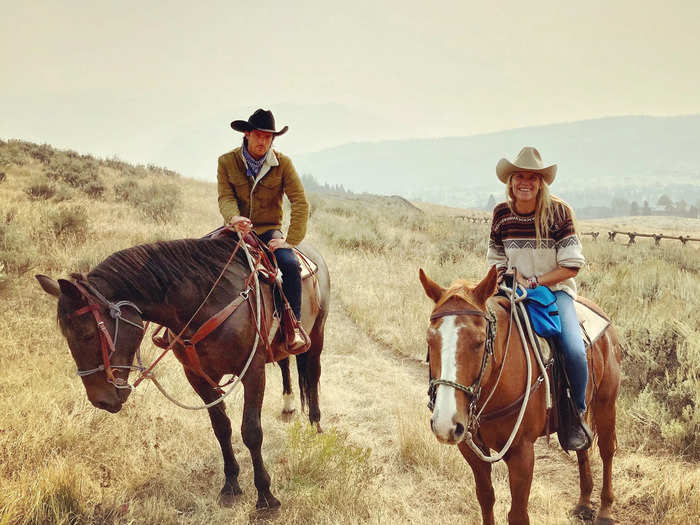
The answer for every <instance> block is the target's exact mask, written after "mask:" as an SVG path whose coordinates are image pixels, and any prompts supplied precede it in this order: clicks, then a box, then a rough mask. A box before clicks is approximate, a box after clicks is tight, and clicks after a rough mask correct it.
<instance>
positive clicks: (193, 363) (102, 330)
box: [68, 238, 276, 408]
mask: <svg viewBox="0 0 700 525" xmlns="http://www.w3.org/2000/svg"><path fill="white" fill-rule="evenodd" d="M243 243H244V239H243V238H241V239H240V240H239V241H238V243H237V244H236V247H235V249H234V250H233V252H232V254H231V256H230V258H229V260H228V262H227V263H226V265H225V266H224V268H223V269H222V271H221V274H220V275H219V278H218V279H217V280H216V281H215V282H214V284H213V286H212V289H211V290H210V291H209V294H207V296H206V297H205V298H204V300H203V301H202V303H201V304H200V305H199V307H198V308H197V310H195V312H194V314H193V315H192V317H191V318H190V320H189V321H188V322H187V323H186V324H185V326H184V327H183V329H182V330H181V331H180V333H179V334H175V333H174V332H171V334H172V337H171V341H170V344H169V345H167V348H165V350H164V351H163V353H161V355H160V356H159V357H158V358H157V359H156V360H155V361H154V362H153V363H152V364H151V366H149V367H148V368H146V367H144V366H143V364H142V362H141V345H140V344H139V346H138V347H137V349H136V356H137V361H138V366H134V365H113V364H111V358H112V357H113V355H114V354H115V352H116V345H117V338H118V335H119V321H124V322H125V323H128V324H130V325H132V326H135V327H136V328H139V329H140V330H142V331H144V332H145V330H146V328H147V327H148V323H146V326H145V327H144V326H143V324H142V323H141V324H139V323H135V322H133V321H130V320H129V319H126V318H124V317H123V316H122V313H121V308H122V307H123V306H129V307H131V308H133V309H134V310H136V312H138V314H139V316H141V315H142V312H141V310H140V309H139V308H138V306H136V305H135V304H134V303H132V302H131V301H118V302H111V301H109V300H108V299H106V298H105V297H104V296H103V295H102V294H101V293H100V292H99V291H98V290H97V289H96V288H95V287H94V286H93V285H92V284H90V283H89V282H88V281H87V279H76V278H73V279H71V281H72V283H73V284H74V285H75V287H76V288H77V289H78V291H79V292H80V294H81V295H82V297H83V298H84V299H85V300H86V301H87V303H88V304H87V305H86V306H83V307H81V308H78V309H77V310H75V311H74V312H72V313H70V314H69V315H68V317H69V318H71V317H78V316H82V315H85V314H87V313H92V315H93V317H94V319H95V322H96V323H97V328H98V334H99V337H100V347H101V348H100V350H101V355H102V364H101V365H99V366H98V367H96V368H92V369H89V370H80V369H78V370H77V374H78V376H80V377H86V376H88V375H91V374H94V373H97V372H101V371H104V372H105V376H106V378H107V382H108V383H110V384H112V385H114V387H116V388H118V389H128V390H133V389H134V388H135V387H137V386H138V385H139V383H141V381H143V380H144V379H151V380H152V381H154V382H155V378H154V377H153V376H152V375H151V374H150V372H151V371H152V370H153V368H154V367H155V366H156V364H157V363H158V362H159V361H160V360H161V358H162V357H163V356H164V355H165V354H166V353H167V352H168V351H170V350H171V349H172V347H173V346H174V344H175V343H176V342H177V343H180V344H182V345H183V346H184V348H185V353H184V359H185V361H186V363H183V364H185V365H186V366H187V367H188V368H190V369H191V370H192V371H193V372H195V373H196V374H197V375H199V376H201V377H202V378H204V379H205V380H206V381H207V382H208V383H209V384H210V385H211V386H212V387H214V388H215V389H216V390H218V391H219V392H221V388H222V387H224V386H227V385H229V384H230V383H232V382H233V381H235V380H236V379H234V378H231V380H229V382H228V383H225V384H223V385H219V384H218V383H216V382H215V381H213V380H212V379H211V378H210V377H209V375H208V374H206V372H204V370H203V369H202V366H201V364H200V361H199V356H198V355H197V352H196V348H195V344H196V343H198V342H200V341H201V340H203V339H204V338H205V337H207V336H208V335H209V334H211V333H212V332H213V331H214V330H215V329H216V328H218V327H219V326H220V325H221V324H223V322H224V321H226V319H228V318H229V317H230V316H231V315H232V314H233V312H234V311H236V310H237V309H238V307H239V306H240V305H241V304H242V303H243V302H248V304H249V306H250V308H251V312H252V313H253V316H254V317H255V310H256V308H255V307H254V305H253V303H252V302H251V296H252V295H254V294H255V292H256V288H257V286H256V285H254V284H256V283H254V280H255V274H256V269H255V268H256V265H257V264H258V263H260V262H261V260H262V261H263V262H264V266H265V269H266V270H268V271H270V269H271V268H274V269H275V270H276V264H274V263H272V262H271V261H270V260H269V259H268V258H267V255H266V254H265V253H264V251H263V250H260V252H258V253H257V257H256V258H254V259H253V258H250V255H249V252H248V249H247V245H245V247H244V251H245V252H246V255H247V256H248V257H249V261H248V262H249V265H250V266H251V274H250V275H249V276H248V278H247V279H246V282H245V286H246V287H245V288H244V290H243V291H242V292H240V293H239V295H238V296H237V297H236V298H235V299H234V300H233V301H231V302H230V303H229V304H228V305H226V306H225V307H224V308H223V309H221V310H220V311H219V312H217V313H216V314H214V315H213V316H212V317H210V318H209V319H208V320H207V321H205V322H204V323H203V324H202V325H201V326H200V327H199V328H198V329H197V330H196V331H195V332H194V334H193V335H192V336H190V337H188V338H185V337H183V334H184V332H185V330H186V329H187V327H188V326H189V325H190V323H191V322H192V320H193V319H194V317H195V316H196V315H197V313H198V312H199V310H200V309H201V308H202V306H204V304H205V303H206V301H207V299H208V298H209V296H210V295H211V293H212V291H213V290H214V288H215V287H216V286H217V284H218V283H219V281H220V279H221V277H222V276H223V275H224V272H225V271H226V268H228V266H229V265H230V264H231V262H232V261H233V258H234V257H235V254H236V252H237V251H238V249H239V248H240V247H241V245H243ZM102 307H107V308H108V309H109V313H110V316H111V317H112V318H113V319H115V329H114V339H112V336H111V334H110V333H109V330H107V327H106V326H105V323H104V321H103V319H102V315H101V314H100V310H101V308H102ZM261 314H262V313H261ZM260 317H263V316H262V315H261V316H260ZM256 321H263V319H256ZM255 327H256V330H257V332H258V336H259V338H260V339H263V341H264V343H265V345H266V347H267V350H268V352H269V353H271V348H270V346H269V343H268V340H267V337H264V336H263V333H264V332H265V327H264V326H263V327H261V326H260V322H256V323H255ZM261 331H262V332H263V333H261ZM257 340H258V337H256V342H257ZM256 347H257V344H256V345H255V346H254V348H253V352H252V353H251V356H250V357H249V359H248V362H247V363H246V369H247V365H248V364H249V362H250V360H251V358H252V355H253V353H254V351H255V349H256ZM114 369H127V370H138V371H139V372H140V377H139V378H138V379H137V380H136V381H135V382H134V384H133V385H130V384H128V382H127V381H126V380H125V379H122V378H120V377H115V375H114ZM244 372H245V370H243V372H242V373H241V376H242V374H243V373H244ZM241 376H239V377H238V380H239V381H240V379H241ZM156 386H158V387H159V389H161V388H160V386H159V385H158V384H157V383H156ZM161 391H162V390H161ZM164 395H166V397H168V398H169V399H170V397H169V396H168V395H167V394H165V393H164ZM221 399H223V397H221V398H219V400H221ZM171 400H172V399H171ZM184 408H190V407H184ZM197 408H199V407H197Z"/></svg>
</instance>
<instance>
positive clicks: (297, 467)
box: [281, 421, 380, 517]
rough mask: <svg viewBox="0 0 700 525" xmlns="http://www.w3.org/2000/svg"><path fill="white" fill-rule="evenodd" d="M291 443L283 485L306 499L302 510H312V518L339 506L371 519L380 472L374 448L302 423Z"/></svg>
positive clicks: (292, 428) (293, 431) (290, 436)
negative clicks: (371, 496) (370, 499)
mask: <svg viewBox="0 0 700 525" xmlns="http://www.w3.org/2000/svg"><path fill="white" fill-rule="evenodd" d="M287 443H288V447H287V461H285V462H284V463H283V465H284V467H283V472H282V475H281V478H282V480H281V482H282V483H283V484H284V485H285V487H284V488H285V490H288V491H290V492H293V493H294V494H295V498H300V499H301V500H303V502H304V504H303V505H300V506H301V507H309V514H310V515H313V512H314V509H318V508H327V507H335V508H337V509H340V511H341V512H342V510H343V509H348V508H353V509H354V510H355V511H356V512H358V513H366V514H367V517H369V512H370V511H369V509H368V508H366V507H367V504H366V499H367V496H368V494H367V491H368V488H369V484H370V483H371V480H372V479H373V478H374V477H375V476H376V475H377V473H378V471H379V470H380V469H379V467H373V466H372V465H371V464H370V461H369V459H370V455H371V451H370V449H368V448H361V447H358V446H355V445H352V444H350V443H348V442H347V437H346V436H345V435H343V434H340V433H339V432H338V431H336V430H335V429H331V430H330V431H326V432H325V433H323V434H319V433H318V432H317V431H316V429H315V428H314V427H312V426H310V425H306V424H304V425H302V424H301V423H300V422H299V421H297V422H295V423H294V424H293V425H291V426H290V428H289V430H288V431H287Z"/></svg>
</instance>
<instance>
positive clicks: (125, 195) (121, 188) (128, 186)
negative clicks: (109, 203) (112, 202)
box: [114, 180, 139, 201]
mask: <svg viewBox="0 0 700 525" xmlns="http://www.w3.org/2000/svg"><path fill="white" fill-rule="evenodd" d="M138 187H139V185H138V184H137V183H136V182H135V181H133V180H124V181H122V182H118V183H117V184H115V185H114V196H115V197H116V199H117V200H122V201H128V200H129V199H130V198H131V196H132V195H134V193H136V191H137V189H138Z"/></svg>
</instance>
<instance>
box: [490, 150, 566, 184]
mask: <svg viewBox="0 0 700 525" xmlns="http://www.w3.org/2000/svg"><path fill="white" fill-rule="evenodd" d="M514 171H529V172H531V173H539V174H540V175H542V180H544V181H545V182H546V183H547V184H552V182H554V177H556V176H557V165H556V164H552V165H551V166H547V167H546V168H545V167H544V164H543V163H542V157H540V152H539V151H537V150H536V149H535V148H533V147H531V146H525V147H524V148H523V149H521V150H520V153H518V156H517V157H516V159H515V160H514V161H513V162H510V161H509V160H508V159H501V160H499V161H498V164H496V175H498V179H499V180H500V181H501V182H502V183H503V184H508V179H509V178H510V176H511V174H512V173H513V172H514Z"/></svg>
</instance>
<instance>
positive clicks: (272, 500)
mask: <svg viewBox="0 0 700 525" xmlns="http://www.w3.org/2000/svg"><path fill="white" fill-rule="evenodd" d="M279 506H280V500H278V499H277V498H276V497H274V496H273V495H272V494H271V493H269V492H268V493H267V494H261V495H260V496H258V502H257V503H256V504H255V508H256V509H258V510H261V509H276V508H277V507H279Z"/></svg>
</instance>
